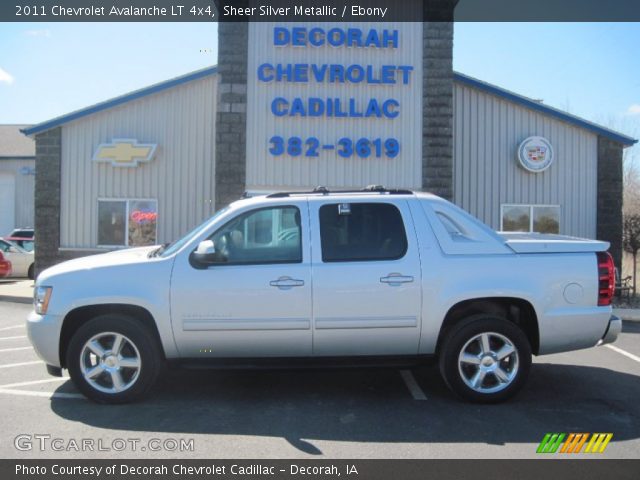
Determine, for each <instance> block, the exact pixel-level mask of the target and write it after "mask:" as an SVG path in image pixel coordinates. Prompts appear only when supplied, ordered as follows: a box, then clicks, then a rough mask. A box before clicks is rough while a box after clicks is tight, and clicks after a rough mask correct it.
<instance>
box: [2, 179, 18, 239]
mask: <svg viewBox="0 0 640 480" xmlns="http://www.w3.org/2000/svg"><path fill="white" fill-rule="evenodd" d="M15 202H16V178H15V176H14V175H13V174H11V173H3V172H0V236H3V235H8V234H9V233H11V230H13V229H14V228H15V222H16V204H15Z"/></svg>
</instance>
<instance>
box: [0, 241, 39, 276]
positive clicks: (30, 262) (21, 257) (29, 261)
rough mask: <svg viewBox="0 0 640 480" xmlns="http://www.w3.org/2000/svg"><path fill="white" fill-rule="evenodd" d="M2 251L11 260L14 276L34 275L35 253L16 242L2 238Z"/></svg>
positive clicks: (0, 247)
mask: <svg viewBox="0 0 640 480" xmlns="http://www.w3.org/2000/svg"><path fill="white" fill-rule="evenodd" d="M0 251H1V252H2V253H4V256H5V257H6V258H7V260H9V261H11V265H12V267H13V273H12V276H14V277H28V278H31V279H33V277H34V254H33V251H27V250H25V249H24V248H22V247H19V246H18V245H16V244H15V243H13V242H11V241H8V240H6V239H4V238H0Z"/></svg>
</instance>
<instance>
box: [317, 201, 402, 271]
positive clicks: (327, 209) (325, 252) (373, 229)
mask: <svg viewBox="0 0 640 480" xmlns="http://www.w3.org/2000/svg"><path fill="white" fill-rule="evenodd" d="M320 239H321V242H322V261H323V262H358V261H381V260H397V259H399V258H402V257H403V256H404V255H405V253H406V251H407V235H406V232H405V228H404V223H403V221H402V215H401V214H400V211H399V210H398V208H397V207H396V206H395V205H392V204H390V203H335V204H327V205H323V206H322V207H320Z"/></svg>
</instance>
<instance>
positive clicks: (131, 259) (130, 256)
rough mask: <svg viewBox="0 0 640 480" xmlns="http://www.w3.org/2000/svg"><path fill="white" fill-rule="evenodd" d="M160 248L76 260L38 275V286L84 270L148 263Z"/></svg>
mask: <svg viewBox="0 0 640 480" xmlns="http://www.w3.org/2000/svg"><path fill="white" fill-rule="evenodd" d="M156 248H158V245H154V246H150V247H138V248H127V249H124V250H116V251H113V252H108V253H101V254H98V255H89V256H87V257H82V258H75V259H73V260H68V261H66V262H62V263H59V264H57V265H54V266H53V267H51V268H47V269H46V270H45V271H43V272H42V273H41V274H40V275H38V284H42V283H43V282H46V280H47V279H48V278H50V277H52V276H55V275H61V274H66V273H71V272H78V271H82V270H93V269H98V268H105V267H115V266H118V265H131V264H135V263H144V262H148V261H150V260H151V259H149V257H148V254H149V252H150V251H152V250H154V249H156Z"/></svg>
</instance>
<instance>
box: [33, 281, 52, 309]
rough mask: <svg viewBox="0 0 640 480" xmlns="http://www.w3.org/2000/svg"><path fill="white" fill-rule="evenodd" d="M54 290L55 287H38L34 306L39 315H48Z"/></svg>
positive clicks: (35, 290) (34, 292)
mask: <svg viewBox="0 0 640 480" xmlns="http://www.w3.org/2000/svg"><path fill="white" fill-rule="evenodd" d="M52 290H53V287H36V288H35V289H34V290H33V306H34V308H35V310H36V313H37V314H38V315H44V314H45V313H47V308H49V299H50V298H51V291H52Z"/></svg>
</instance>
